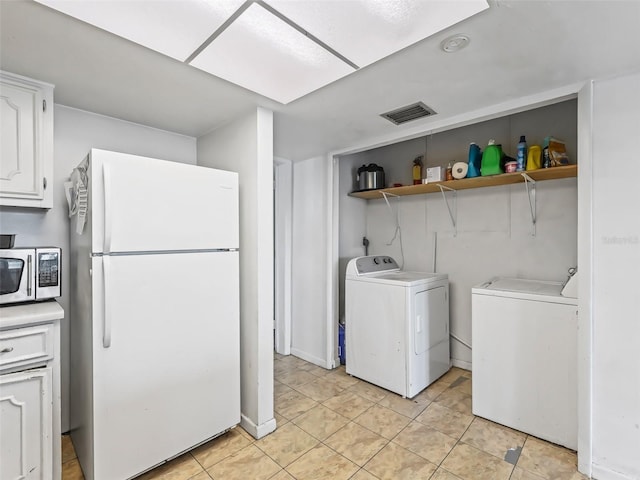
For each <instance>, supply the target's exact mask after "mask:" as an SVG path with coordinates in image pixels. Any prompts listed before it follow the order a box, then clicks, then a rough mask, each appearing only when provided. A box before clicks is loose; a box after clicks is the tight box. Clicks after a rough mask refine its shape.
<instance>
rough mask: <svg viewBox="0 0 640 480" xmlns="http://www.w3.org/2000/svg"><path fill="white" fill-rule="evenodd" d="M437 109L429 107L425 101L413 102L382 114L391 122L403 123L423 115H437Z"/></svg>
mask: <svg viewBox="0 0 640 480" xmlns="http://www.w3.org/2000/svg"><path fill="white" fill-rule="evenodd" d="M435 113H436V111H435V110H434V109H432V108H430V107H427V106H426V105H425V104H424V103H422V102H418V103H412V104H411V105H407V106H406V107H401V108H397V109H395V110H392V111H390V112H387V113H381V114H380V116H381V117H383V118H386V119H387V120H389V121H390V122H393V123H395V124H396V125H402V124H403V123H406V122H410V121H411V120H416V119H418V118H422V117H428V116H429V115H435Z"/></svg>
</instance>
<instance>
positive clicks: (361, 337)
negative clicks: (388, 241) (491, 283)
mask: <svg viewBox="0 0 640 480" xmlns="http://www.w3.org/2000/svg"><path fill="white" fill-rule="evenodd" d="M345 335H346V370H347V373H348V374H350V375H353V376H355V377H358V378H361V379H362V380H366V381H367V382H370V383H373V384H375V385H378V386H380V387H382V388H385V389H387V390H391V391H392V392H395V393H397V394H399V395H402V396H403V397H408V398H411V397H414V396H415V395H417V394H418V393H420V392H421V391H422V390H423V389H424V388H426V387H427V386H428V385H430V384H431V383H433V382H434V381H435V380H436V379H438V378H439V377H440V376H442V375H443V374H445V373H446V372H447V371H448V370H449V368H450V362H451V360H450V355H449V280H448V276H447V275H446V274H441V273H425V272H409V271H403V270H400V268H398V264H397V263H396V261H395V260H394V259H393V258H391V257H387V256H368V257H358V258H355V259H353V260H351V261H350V262H349V263H348V265H347V271H346V278H345Z"/></svg>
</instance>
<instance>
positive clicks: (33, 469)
mask: <svg viewBox="0 0 640 480" xmlns="http://www.w3.org/2000/svg"><path fill="white" fill-rule="evenodd" d="M52 397H53V391H52V370H51V368H37V369H34V370H27V371H25V372H17V373H9V374H5V375H0V424H2V428H1V429H0V444H1V445H2V462H0V478H2V480H48V479H50V478H52V463H53V451H52V438H51V437H52V425H53V418H52Z"/></svg>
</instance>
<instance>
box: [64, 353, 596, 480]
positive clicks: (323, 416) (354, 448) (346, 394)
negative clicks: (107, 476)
mask: <svg viewBox="0 0 640 480" xmlns="http://www.w3.org/2000/svg"><path fill="white" fill-rule="evenodd" d="M274 378H275V402H274V403H275V411H276V415H275V416H276V420H277V423H278V428H277V430H276V431H275V432H274V433H272V434H271V435H268V436H266V437H265V438H262V439H260V440H254V439H253V438H252V437H250V436H249V435H248V434H247V433H246V432H245V431H244V430H243V429H242V428H240V427H236V428H235V429H233V430H231V431H229V432H228V433H226V434H225V435H223V436H221V437H218V438H217V439H215V440H212V441H210V442H209V443H206V444H205V445H202V446H200V447H198V448H196V449H194V450H192V451H191V452H189V453H186V454H184V455H182V456H180V457H179V458H177V459H174V460H172V461H171V462H169V463H167V464H165V465H163V466H161V467H158V468H156V469H154V470H152V471H150V472H148V473H146V474H144V475H143V476H141V477H139V478H140V479H141V480H152V479H153V480H211V479H213V480H263V479H264V480H267V479H271V480H291V479H297V480H321V479H327V480H346V479H351V480H375V479H380V480H386V479H390V480H403V479H406V480H420V479H431V480H494V479H495V480H503V479H504V480H509V479H510V480H543V479H548V480H551V479H553V480H565V479H566V480H579V479H584V478H586V477H584V476H583V475H581V474H580V473H578V472H577V470H576V454H575V452H572V451H570V450H567V449H565V448H562V447H559V446H557V445H553V444H550V443H547V442H544V441H542V440H539V439H537V438H535V437H532V436H529V435H526V434H524V433H521V432H517V431H515V430H511V429H509V428H506V427H503V426H500V425H497V424H495V423H492V422H489V421H487V420H484V419H482V418H479V417H474V416H473V414H472V413H471V373H470V372H467V371H465V370H461V369H458V368H453V369H451V370H450V371H449V372H448V373H447V374H446V375H444V376H443V377H442V378H440V379H439V380H438V381H437V382H435V383H434V384H433V385H431V386H429V387H428V388H427V389H426V390H424V391H423V392H421V393H420V394H419V395H418V396H416V397H415V398H413V399H411V400H408V399H403V398H401V397H399V396H398V395H396V394H394V393H390V392H388V391H386V390H383V389H381V388H378V387H376V386H374V385H371V384H368V383H366V382H363V381H361V380H358V379H356V378H353V377H351V376H349V375H347V374H346V373H345V370H344V367H341V368H338V369H335V370H332V371H328V370H324V369H322V368H319V367H317V366H315V365H312V364H310V363H307V362H305V361H303V360H300V359H298V358H296V357H293V356H287V357H283V356H281V355H278V354H276V355H275V360H274ZM510 449H516V452H517V451H520V449H521V453H520V455H519V457H518V456H517V454H516V455H515V456H516V457H517V458H516V459H515V460H512V463H510V462H508V461H505V460H504V458H505V454H506V453H507V451H508V450H510ZM62 457H63V468H62V470H63V473H62V478H63V480H82V479H83V476H82V471H81V469H80V465H79V464H78V460H77V459H76V456H75V453H74V451H73V445H72V444H71V441H70V440H69V437H68V436H67V435H65V436H63V455H62ZM114 461H115V459H114ZM514 463H515V465H514ZM113 480H119V479H113Z"/></svg>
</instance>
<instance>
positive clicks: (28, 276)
mask: <svg viewBox="0 0 640 480" xmlns="http://www.w3.org/2000/svg"><path fill="white" fill-rule="evenodd" d="M32 268H33V266H32V265H31V255H27V296H28V297H30V296H31V289H32V279H31V270H32Z"/></svg>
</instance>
